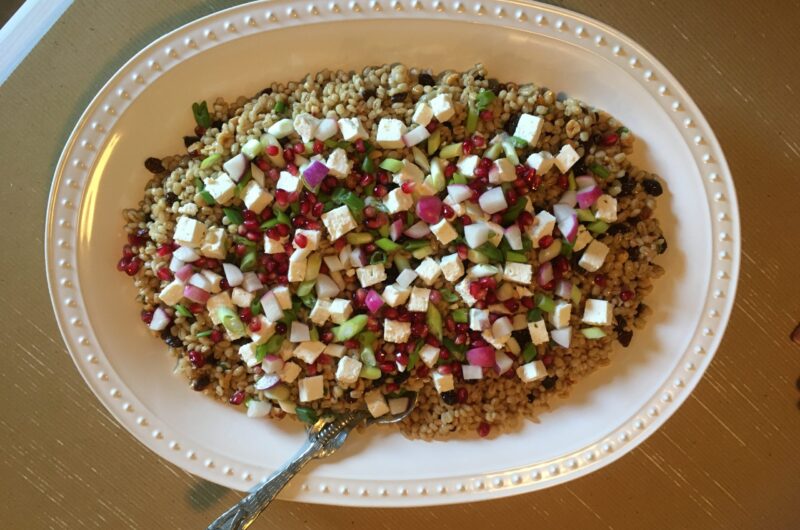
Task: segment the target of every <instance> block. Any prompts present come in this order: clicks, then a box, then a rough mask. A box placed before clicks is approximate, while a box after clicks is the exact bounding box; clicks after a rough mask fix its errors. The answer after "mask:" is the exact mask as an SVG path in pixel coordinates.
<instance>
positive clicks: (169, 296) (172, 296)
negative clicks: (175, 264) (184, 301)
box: [158, 278, 184, 306]
mask: <svg viewBox="0 0 800 530" xmlns="http://www.w3.org/2000/svg"><path fill="white" fill-rule="evenodd" d="M183 287H184V285H183V282H182V281H180V280H178V279H177V278H176V279H174V280H172V281H171V282H170V283H168V284H167V285H165V286H164V288H163V289H161V292H160V293H158V298H159V300H161V301H162V302H164V303H165V304H167V305H169V306H173V305H175V304H177V303H178V302H180V301H181V298H183Z"/></svg>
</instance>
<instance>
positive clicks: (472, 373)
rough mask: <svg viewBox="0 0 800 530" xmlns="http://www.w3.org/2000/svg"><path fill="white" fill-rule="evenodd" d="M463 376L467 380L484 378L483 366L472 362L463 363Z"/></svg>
mask: <svg viewBox="0 0 800 530" xmlns="http://www.w3.org/2000/svg"><path fill="white" fill-rule="evenodd" d="M461 376H462V377H463V378H464V380H465V381H474V380H476V379H483V368H481V367H480V366H475V365H472V364H462V365H461Z"/></svg>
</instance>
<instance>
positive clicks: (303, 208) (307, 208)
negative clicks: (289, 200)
mask: <svg viewBox="0 0 800 530" xmlns="http://www.w3.org/2000/svg"><path fill="white" fill-rule="evenodd" d="M300 213H301V214H303V215H308V214H309V213H311V203H310V202H308V201H303V202H301V203H300Z"/></svg>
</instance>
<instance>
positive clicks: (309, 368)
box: [306, 364, 318, 376]
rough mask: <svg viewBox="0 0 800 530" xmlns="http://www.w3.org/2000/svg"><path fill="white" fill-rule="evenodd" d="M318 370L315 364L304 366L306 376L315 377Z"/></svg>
mask: <svg viewBox="0 0 800 530" xmlns="http://www.w3.org/2000/svg"><path fill="white" fill-rule="evenodd" d="M317 372H318V368H317V365H316V364H309V365H308V366H306V375H312V376H313V375H317Z"/></svg>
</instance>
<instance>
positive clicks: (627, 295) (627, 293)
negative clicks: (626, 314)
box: [619, 289, 633, 302]
mask: <svg viewBox="0 0 800 530" xmlns="http://www.w3.org/2000/svg"><path fill="white" fill-rule="evenodd" d="M619 298H620V300H622V301H623V302H627V301H628V300H630V299H631V298H633V291H631V290H627V289H626V290H625V291H622V292H621V293H619Z"/></svg>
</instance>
